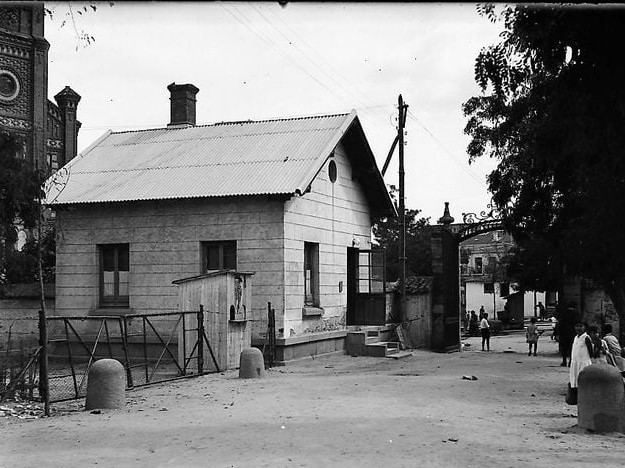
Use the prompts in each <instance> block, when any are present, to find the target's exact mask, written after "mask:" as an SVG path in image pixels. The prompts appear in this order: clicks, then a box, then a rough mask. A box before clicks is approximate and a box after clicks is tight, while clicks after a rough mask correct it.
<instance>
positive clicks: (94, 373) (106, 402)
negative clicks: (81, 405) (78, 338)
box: [85, 359, 126, 410]
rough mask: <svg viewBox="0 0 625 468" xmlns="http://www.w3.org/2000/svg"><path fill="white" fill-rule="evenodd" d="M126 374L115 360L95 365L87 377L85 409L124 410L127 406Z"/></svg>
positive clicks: (100, 361) (120, 364)
mask: <svg viewBox="0 0 625 468" xmlns="http://www.w3.org/2000/svg"><path fill="white" fill-rule="evenodd" d="M125 390H126V372H125V369H124V366H123V365H122V363H121V362H119V361H116V360H115V359H100V360H98V361H96V362H94V363H93V365H92V366H91V368H90V369H89V375H88V377H87V398H86V401H85V409H86V410H91V409H122V408H123V407H124V405H125V404H126V393H125Z"/></svg>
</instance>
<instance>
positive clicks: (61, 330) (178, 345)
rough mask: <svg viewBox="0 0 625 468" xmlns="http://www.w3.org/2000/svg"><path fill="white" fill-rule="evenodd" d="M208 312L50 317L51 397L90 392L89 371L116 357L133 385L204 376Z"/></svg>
mask: <svg viewBox="0 0 625 468" xmlns="http://www.w3.org/2000/svg"><path fill="white" fill-rule="evenodd" d="M203 320H204V317H203V313H202V312H201V311H200V312H196V311H193V312H172V313H161V314H133V315H126V316H98V317H49V318H48V319H47V330H48V375H49V389H50V401H52V402H58V401H64V400H70V399H75V398H81V397H84V396H86V393H87V384H88V375H89V369H90V368H91V366H92V364H93V363H94V362H95V361H97V360H98V359H103V358H111V359H116V360H118V361H119V362H121V363H122V364H123V365H124V368H125V369H126V387H127V388H132V387H137V386H142V385H148V384H151V383H157V382H164V381H167V380H173V379H178V378H183V377H191V376H195V375H201V374H202V373H203V370H204V368H203V364H202V362H201V361H202V359H201V357H200V356H201V354H202V352H201V349H203V347H202V343H203V341H202V338H203V335H204V334H203V329H202V327H201V326H198V324H203Z"/></svg>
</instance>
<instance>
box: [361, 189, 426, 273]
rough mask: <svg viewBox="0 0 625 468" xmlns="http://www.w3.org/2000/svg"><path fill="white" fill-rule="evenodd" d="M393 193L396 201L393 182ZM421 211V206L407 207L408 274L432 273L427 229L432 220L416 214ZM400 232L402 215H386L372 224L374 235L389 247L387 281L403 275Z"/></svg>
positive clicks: (391, 190)
mask: <svg viewBox="0 0 625 468" xmlns="http://www.w3.org/2000/svg"><path fill="white" fill-rule="evenodd" d="M390 195H391V198H392V199H393V201H396V195H397V188H396V187H395V186H393V185H391V186H390ZM395 205H397V203H395ZM419 213H420V210H411V209H406V277H410V276H429V275H431V274H432V261H431V253H430V233H429V231H428V230H427V229H426V227H427V226H428V225H429V223H430V220H429V218H417V216H418V215H419ZM400 233H401V225H400V224H399V218H384V219H381V220H379V221H377V222H376V223H375V224H374V225H373V236H374V238H375V239H376V241H377V242H378V244H379V245H380V247H382V248H384V249H385V251H386V279H387V280H388V281H395V280H397V279H398V278H399V276H400V268H401V263H400V261H399V244H400V238H399V236H400Z"/></svg>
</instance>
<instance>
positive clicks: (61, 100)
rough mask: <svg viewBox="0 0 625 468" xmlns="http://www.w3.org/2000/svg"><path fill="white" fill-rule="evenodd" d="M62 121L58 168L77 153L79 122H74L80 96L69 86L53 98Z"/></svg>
mask: <svg viewBox="0 0 625 468" xmlns="http://www.w3.org/2000/svg"><path fill="white" fill-rule="evenodd" d="M54 100H55V101H56V103H57V105H58V106H59V109H60V110H61V118H62V119H63V128H64V130H63V154H62V155H61V158H62V160H61V161H59V167H62V166H64V165H65V164H67V163H68V162H70V161H71V160H72V159H74V157H76V152H77V151H78V130H80V122H78V121H77V120H76V109H77V108H78V103H79V102H80V95H79V94H78V93H77V92H76V91H74V90H73V89H72V88H70V87H69V86H66V87H65V88H63V90H62V91H61V92H60V93H58V94H57V95H56V96H54Z"/></svg>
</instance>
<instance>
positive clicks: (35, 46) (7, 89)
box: [0, 3, 50, 168]
mask: <svg viewBox="0 0 625 468" xmlns="http://www.w3.org/2000/svg"><path fill="white" fill-rule="evenodd" d="M43 21H44V13H43V3H15V4H9V3H4V4H2V5H1V6H0V127H1V128H2V129H3V130H7V131H10V132H12V133H15V134H18V135H21V136H22V137H23V138H24V143H25V150H26V154H25V156H26V158H27V159H28V160H30V161H31V162H32V163H33V164H37V165H38V167H40V168H45V167H46V138H45V136H46V135H45V129H46V114H47V96H48V48H49V47H50V44H48V41H46V40H45V38H44V37H43Z"/></svg>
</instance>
